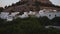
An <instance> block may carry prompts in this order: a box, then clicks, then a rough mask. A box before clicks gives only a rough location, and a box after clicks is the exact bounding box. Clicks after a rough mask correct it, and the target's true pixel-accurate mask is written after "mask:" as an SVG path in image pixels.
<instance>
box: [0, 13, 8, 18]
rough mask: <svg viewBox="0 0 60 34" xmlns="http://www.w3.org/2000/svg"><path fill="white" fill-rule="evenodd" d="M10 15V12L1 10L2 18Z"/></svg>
mask: <svg viewBox="0 0 60 34" xmlns="http://www.w3.org/2000/svg"><path fill="white" fill-rule="evenodd" d="M8 15H9V12H1V14H0V18H1V19H6V18H7V16H8Z"/></svg>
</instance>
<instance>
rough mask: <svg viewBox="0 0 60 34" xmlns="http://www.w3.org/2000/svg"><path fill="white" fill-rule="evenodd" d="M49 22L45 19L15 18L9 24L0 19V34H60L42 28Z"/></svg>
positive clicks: (51, 29)
mask: <svg viewBox="0 0 60 34" xmlns="http://www.w3.org/2000/svg"><path fill="white" fill-rule="evenodd" d="M3 22H4V23H3ZM50 22H51V21H50V20H49V19H48V18H47V17H40V18H36V17H29V18H26V19H20V18H17V19H15V20H13V21H11V22H6V21H4V20H2V19H0V34H60V30H58V29H55V28H49V29H46V28H44V26H45V24H47V23H48V25H50V24H51V23H50Z"/></svg>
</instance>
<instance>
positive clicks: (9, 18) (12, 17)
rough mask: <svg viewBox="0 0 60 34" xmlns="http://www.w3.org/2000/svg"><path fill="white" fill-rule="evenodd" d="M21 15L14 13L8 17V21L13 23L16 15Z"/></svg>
mask: <svg viewBox="0 0 60 34" xmlns="http://www.w3.org/2000/svg"><path fill="white" fill-rule="evenodd" d="M17 14H19V12H13V13H11V14H10V15H8V17H7V21H12V20H13V19H16V18H15V17H16V15H17Z"/></svg>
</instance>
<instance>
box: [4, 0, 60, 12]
mask: <svg viewBox="0 0 60 34" xmlns="http://www.w3.org/2000/svg"><path fill="white" fill-rule="evenodd" d="M40 9H52V10H60V7H56V6H54V5H53V4H52V3H51V2H50V1H49V0H21V1H19V2H17V3H16V4H14V5H12V6H10V7H8V8H5V9H4V10H3V11H7V12H14V11H20V12H24V11H30V10H32V11H39V10H40Z"/></svg>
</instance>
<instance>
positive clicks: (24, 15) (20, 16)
mask: <svg viewBox="0 0 60 34" xmlns="http://www.w3.org/2000/svg"><path fill="white" fill-rule="evenodd" d="M18 17H19V18H28V17H29V16H28V13H27V12H24V14H22V15H19V16H18Z"/></svg>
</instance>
